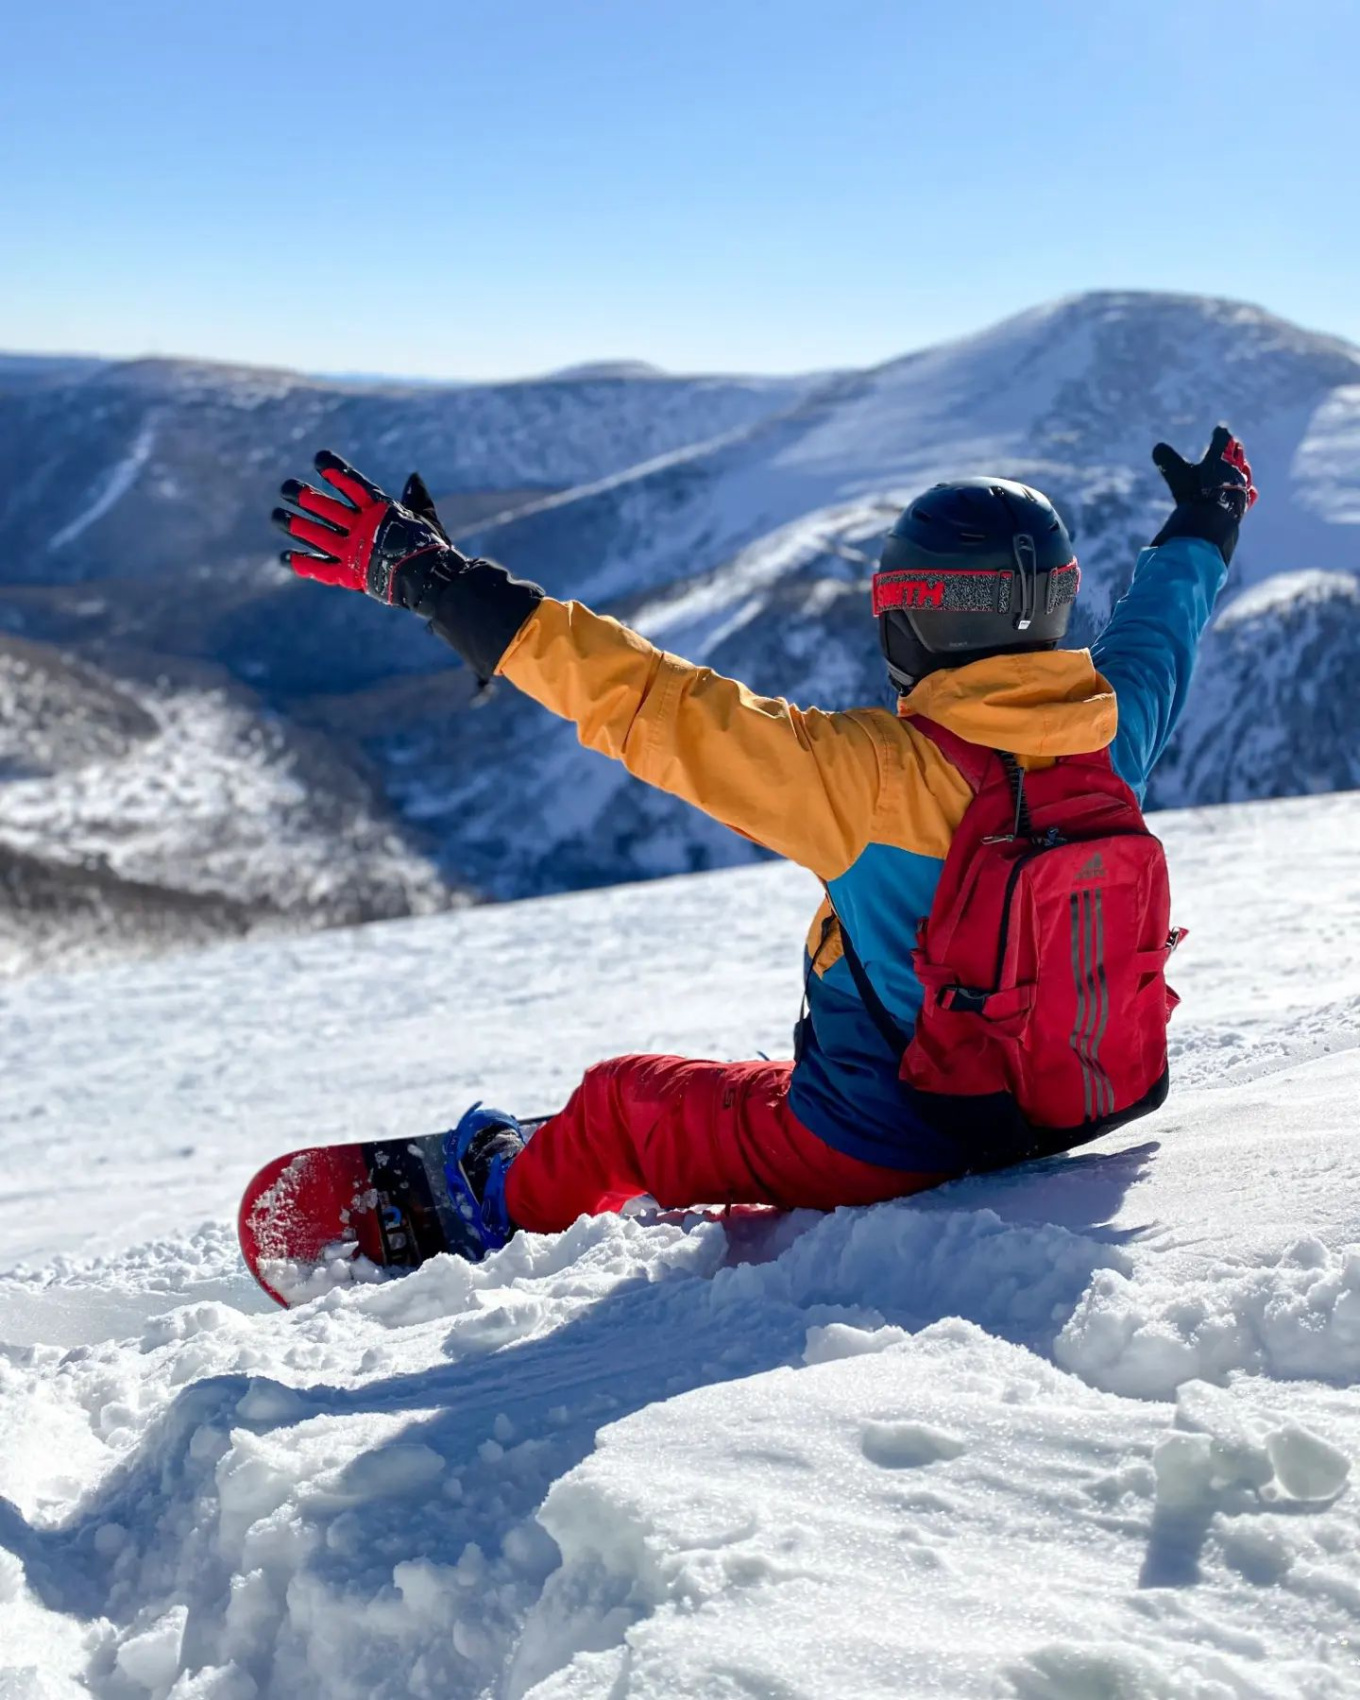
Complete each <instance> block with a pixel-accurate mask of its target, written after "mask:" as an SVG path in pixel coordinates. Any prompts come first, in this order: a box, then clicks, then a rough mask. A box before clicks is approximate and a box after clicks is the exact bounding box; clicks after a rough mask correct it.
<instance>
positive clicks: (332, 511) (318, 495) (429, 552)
mask: <svg viewBox="0 0 1360 1700" xmlns="http://www.w3.org/2000/svg"><path fill="white" fill-rule="evenodd" d="M313 464H314V465H315V467H316V470H317V472H318V473H319V474H320V475H321V477H322V478H323V479H324V480H325V482H326V483H327V484H328V485H329V486H330V491H329V492H328V491H325V490H318V489H316V488H315V486H313V485H311V484H300V483H299V482H298V480H297V479H296V478H290V479H288V480H287V481H286V482H285V483H284V485H283V486H282V489H281V491H280V494H281V495H282V496H283V499H284V501H285V502H291V503H292V504H293V505H292V507H291V508H275V509H274V512H273V515H272V516H271V517H272V518H273V521H274V524H275V525H277V526H278V527H279V528H280V530H282V531H284V532H286V533H287V534H288V536H289V538H290V539H292V540H293V541H294V542H296V543H302V544H305V545H306V547H305V548H302V549H285V550H284V551H283V557H282V558H283V561H284V563H285V564H286V565H287V566H289V567H291V568H292V569H293V571H294V572H295V573H297V574H299V575H300V576H301V577H302V578H314V579H318V580H320V582H321V583H322V584H336V585H341V586H342V587H343V588H345V589H346V590H361V591H363V592H364V593H365V594H366V595H368V596H372V597H374V598H375V599H376V600H377V601H379V602H386V603H388V604H389V605H391V604H395V605H396V606H397V607H400V608H409V609H411V610H412V612H413V613H416V614H419V615H420V616H421V618H422V619H424V620H427V621H428V622H429V625H430V630H431V631H433V632H434V633H435V635H436V636H438V637H441V638H443V640H444V641H445V643H447V644H448V645H449V646H450V647H451V648H452V649H455V650H456V651H457V652H458V654H459V655H461V656H462V658H463V660H464V661H465V662H467V664H468V666H469V667H471V668H472V669H473V670H474V671H475V673H476V674H477V677H478V678H479V679H482V680H486V679H489V678H491V676H492V675H493V674H494V673H495V671H496V668H497V666H498V665H499V663H500V659H501V657H502V655H504V653H505V651H506V649H507V648H508V647H509V645H510V642H511V640H512V639H513V638H514V636H515V634H516V633H517V632H518V631H519V629H520V627H521V626H522V625H523V624H524V622H525V620H526V619H527V618H528V617H529V615H530V614H532V613H533V611H534V609H535V608H536V607H537V606H538V604H539V603H540V602H541V601H542V600H543V591H542V590H541V589H540V587H539V586H538V585H536V584H530V583H529V582H528V581H527V580H524V579H517V578H514V577H512V576H511V574H510V573H508V572H507V571H506V570H505V568H504V567H501V566H498V565H497V564H496V563H495V562H494V561H483V560H475V561H470V560H469V559H468V558H467V556H466V555H463V554H462V553H460V551H459V550H458V549H456V548H455V547H454V545H453V543H452V541H451V540H450V538H449V535H448V533H447V532H446V531H445V530H444V527H443V526H442V525H441V524H440V520H439V515H438V513H437V512H436V511H435V505H434V502H433V501H432V500H431V498H430V493H429V491H428V490H427V489H426V488H425V482H424V480H423V479H422V478H421V476H420V474H419V473H418V472H413V473H412V474H411V476H410V477H409V478H408V479H407V480H406V486H405V488H404V489H403V490H402V493H401V500H400V501H399V502H397V501H394V500H393V499H392V497H391V496H389V495H388V494H387V492H386V491H385V490H381V489H379V487H378V486H377V485H376V484H374V483H373V482H372V481H371V480H370V479H367V478H365V477H364V475H363V473H361V472H356V471H355V470H354V468H353V467H352V466H350V465H349V464H348V462H346V461H343V460H341V458H340V456H339V455H337V454H332V453H331V451H330V450H329V449H322V450H321V452H320V454H318V455H317V457H316V460H315V461H314V463H313Z"/></svg>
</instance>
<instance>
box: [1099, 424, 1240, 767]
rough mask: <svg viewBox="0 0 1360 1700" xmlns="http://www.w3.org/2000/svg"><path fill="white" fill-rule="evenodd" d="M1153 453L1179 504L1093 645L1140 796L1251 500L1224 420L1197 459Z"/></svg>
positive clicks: (1117, 756) (1123, 759)
mask: <svg viewBox="0 0 1360 1700" xmlns="http://www.w3.org/2000/svg"><path fill="white" fill-rule="evenodd" d="M1153 460H1154V461H1155V462H1156V464H1157V466H1158V468H1159V469H1160V471H1161V473H1162V476H1163V477H1164V478H1165V479H1166V481H1167V484H1168V486H1169V487H1170V490H1171V493H1172V495H1173V497H1174V498H1175V500H1176V508H1175V510H1174V512H1173V513H1172V515H1171V517H1170V518H1169V519H1168V520H1167V522H1166V524H1165V525H1164V526H1163V527H1162V529H1161V531H1159V532H1158V534H1157V536H1156V537H1155V538H1154V539H1153V541H1152V544H1151V546H1150V547H1149V548H1147V549H1144V550H1143V551H1142V553H1141V554H1140V555H1139V557H1138V561H1137V564H1136V566H1135V567H1134V569H1133V581H1132V583H1131V584H1130V585H1129V588H1128V590H1127V591H1126V592H1125V594H1124V596H1123V597H1122V598H1121V599H1120V601H1119V603H1118V605H1117V606H1116V608H1115V610H1114V613H1113V614H1111V616H1110V619H1109V623H1108V624H1107V625H1106V627H1105V630H1104V631H1103V632H1102V633H1101V634H1100V636H1099V638H1098V639H1097V640H1096V642H1095V644H1094V645H1093V646H1092V649H1091V658H1092V660H1093V661H1094V662H1095V664H1096V666H1097V667H1098V668H1099V670H1100V671H1101V673H1102V674H1104V676H1105V678H1107V679H1108V680H1109V682H1110V684H1111V685H1113V686H1114V690H1115V696H1116V698H1117V700H1118V703H1119V731H1118V733H1117V735H1116V737H1115V741H1114V745H1113V747H1112V750H1111V759H1112V760H1113V762H1114V766H1115V770H1116V771H1117V772H1118V774H1119V775H1120V777H1121V778H1122V779H1124V780H1126V781H1127V783H1128V784H1129V785H1131V786H1132V787H1133V789H1134V790H1135V791H1136V792H1137V793H1138V795H1139V796H1140V797H1141V796H1142V794H1143V791H1144V789H1145V788H1146V786H1147V782H1148V778H1149V776H1150V774H1151V773H1152V769H1153V768H1154V766H1155V765H1156V763H1157V761H1158V759H1159V758H1160V756H1161V754H1162V752H1163V750H1165V748H1166V746H1167V743H1168V741H1169V740H1170V738H1171V734H1172V733H1173V732H1174V731H1175V729H1176V725H1177V722H1178V721H1179V720H1180V717H1181V714H1182V711H1183V710H1184V708H1185V701H1186V696H1187V694H1188V692H1189V689H1190V680H1191V677H1192V676H1193V673H1194V669H1195V658H1196V655H1197V654H1198V651H1199V645H1200V640H1201V639H1202V637H1203V635H1204V630H1205V627H1206V626H1207V625H1208V623H1209V618H1210V616H1211V614H1212V613H1213V608H1214V602H1215V600H1216V599H1217V597H1218V594H1219V592H1220V591H1221V590H1222V588H1223V585H1224V583H1225V582H1226V580H1227V577H1228V563H1229V561H1230V560H1231V559H1232V554H1233V550H1234V548H1235V547H1236V544H1237V531H1238V526H1239V524H1240V522H1241V519H1242V516H1243V515H1244V514H1245V512H1246V510H1247V509H1248V508H1249V507H1250V506H1251V504H1252V503H1253V502H1254V501H1255V500H1256V488H1255V486H1254V485H1253V484H1252V482H1251V468H1250V467H1249V466H1248V465H1247V461H1246V457H1245V455H1244V454H1243V452H1242V445H1241V444H1240V443H1239V442H1238V441H1237V439H1236V438H1235V437H1233V436H1232V435H1231V434H1230V433H1229V431H1228V430H1227V428H1226V426H1222V425H1220V426H1219V427H1218V429H1217V430H1216V431H1215V432H1214V435H1213V439H1212V441H1211V442H1210V445H1209V449H1208V452H1207V453H1206V454H1205V456H1204V458H1203V460H1201V461H1198V462H1194V463H1192V462H1188V461H1185V460H1183V459H1182V458H1181V456H1180V455H1178V454H1177V453H1176V451H1175V450H1174V449H1172V448H1169V447H1168V446H1167V445H1166V444H1165V443H1159V444H1158V445H1157V447H1156V448H1155V449H1154V450H1153Z"/></svg>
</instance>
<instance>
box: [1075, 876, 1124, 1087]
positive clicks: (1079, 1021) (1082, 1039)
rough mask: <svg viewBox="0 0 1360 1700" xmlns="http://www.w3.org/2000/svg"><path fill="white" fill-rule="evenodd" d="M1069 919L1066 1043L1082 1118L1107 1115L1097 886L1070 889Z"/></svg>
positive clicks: (1105, 999) (1105, 998)
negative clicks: (1072, 1003) (1071, 991)
mask: <svg viewBox="0 0 1360 1700" xmlns="http://www.w3.org/2000/svg"><path fill="white" fill-rule="evenodd" d="M1069 904H1070V910H1071V920H1072V979H1073V982H1074V984H1075V986H1076V991H1077V1013H1076V1019H1075V1021H1074V1023H1073V1026H1072V1033H1071V1037H1070V1038H1069V1039H1068V1041H1067V1042H1068V1044H1069V1045H1070V1046H1071V1047H1072V1049H1073V1050H1074V1051H1075V1052H1076V1053H1077V1057H1078V1060H1079V1061H1080V1063H1081V1080H1082V1091H1083V1093H1084V1096H1085V1108H1086V1120H1087V1121H1091V1120H1093V1119H1094V1118H1095V1117H1096V1116H1105V1115H1113V1114H1114V1109H1115V1094H1114V1086H1113V1085H1112V1084H1111V1081H1110V1077H1109V1075H1107V1074H1106V1072H1105V1070H1104V1069H1103V1068H1102V1067H1101V1065H1100V1044H1101V1040H1102V1039H1103V1038H1104V1037H1105V1027H1106V1024H1107V1022H1108V1021H1109V1019H1110V988H1109V985H1108V982H1107V981H1106V979H1105V913H1104V908H1103V906H1102V903H1101V892H1100V888H1099V886H1096V887H1094V888H1091V887H1086V888H1084V889H1082V890H1078V891H1074V892H1073V893H1072V896H1071V898H1070V899H1069Z"/></svg>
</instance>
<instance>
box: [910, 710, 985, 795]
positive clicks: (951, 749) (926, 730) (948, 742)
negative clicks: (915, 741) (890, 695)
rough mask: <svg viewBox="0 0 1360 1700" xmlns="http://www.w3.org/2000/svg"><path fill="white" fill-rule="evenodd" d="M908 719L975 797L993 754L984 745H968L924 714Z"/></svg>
mask: <svg viewBox="0 0 1360 1700" xmlns="http://www.w3.org/2000/svg"><path fill="white" fill-rule="evenodd" d="M909 718H910V721H911V724H912V726H913V727H914V728H915V729H916V730H917V731H918V732H919V733H921V735H922V736H923V737H926V738H929V739H930V741H931V743H932V744H934V745H935V747H936V749H937V750H939V752H940V754H941V755H942V756H943V757H944V759H945V760H946V761H947V762H950V763H952V764H953V766H955V767H956V768H958V770H959V772H960V773H961V774H962V775H963V777H964V778H965V779H966V780H967V781H968V784H969V786H970V788H971V789H972V792H973V795H974V796H976V795H977V793H978V792H979V791H981V789H982V787H983V784H984V782H985V780H986V778H987V768H988V765H989V764H990V762H991V759H992V753H993V752H992V751H991V750H989V749H988V748H987V747H986V745H985V744H970V743H969V742H968V740H967V739H966V738H960V737H959V735H958V733H957V732H951V731H950V730H949V728H948V727H947V726H941V725H940V723H939V721H938V720H929V719H927V718H926V716H925V715H924V714H913V715H911V716H910V717H909Z"/></svg>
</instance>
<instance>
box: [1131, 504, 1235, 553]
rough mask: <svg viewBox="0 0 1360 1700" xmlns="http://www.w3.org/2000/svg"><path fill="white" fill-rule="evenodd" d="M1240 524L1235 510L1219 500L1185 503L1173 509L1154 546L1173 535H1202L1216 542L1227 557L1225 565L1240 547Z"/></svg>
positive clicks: (1217, 547)
mask: <svg viewBox="0 0 1360 1700" xmlns="http://www.w3.org/2000/svg"><path fill="white" fill-rule="evenodd" d="M1239 524H1240V522H1239V520H1238V519H1237V517H1236V515H1235V514H1234V513H1233V512H1232V510H1231V509H1230V508H1225V507H1220V505H1219V504H1218V503H1217V502H1211V501H1198V502H1182V503H1180V505H1179V506H1178V507H1176V508H1174V509H1173V510H1172V513H1171V517H1170V518H1169V519H1168V520H1167V522H1166V524H1165V525H1164V526H1163V527H1162V529H1161V530H1160V531H1159V532H1158V533H1157V535H1156V536H1155V537H1154V538H1153V539H1152V547H1153V548H1154V549H1158V548H1160V547H1161V545H1162V544H1163V543H1169V542H1170V540H1171V539H1172V538H1173V537H1199V538H1202V539H1203V540H1204V542H1206V543H1212V544H1213V545H1214V547H1215V548H1216V549H1217V550H1218V552H1219V554H1220V555H1222V557H1223V564H1224V566H1227V565H1228V564H1229V563H1230V562H1231V560H1232V558H1233V550H1234V549H1236V547H1237V533H1238V526H1239Z"/></svg>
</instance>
